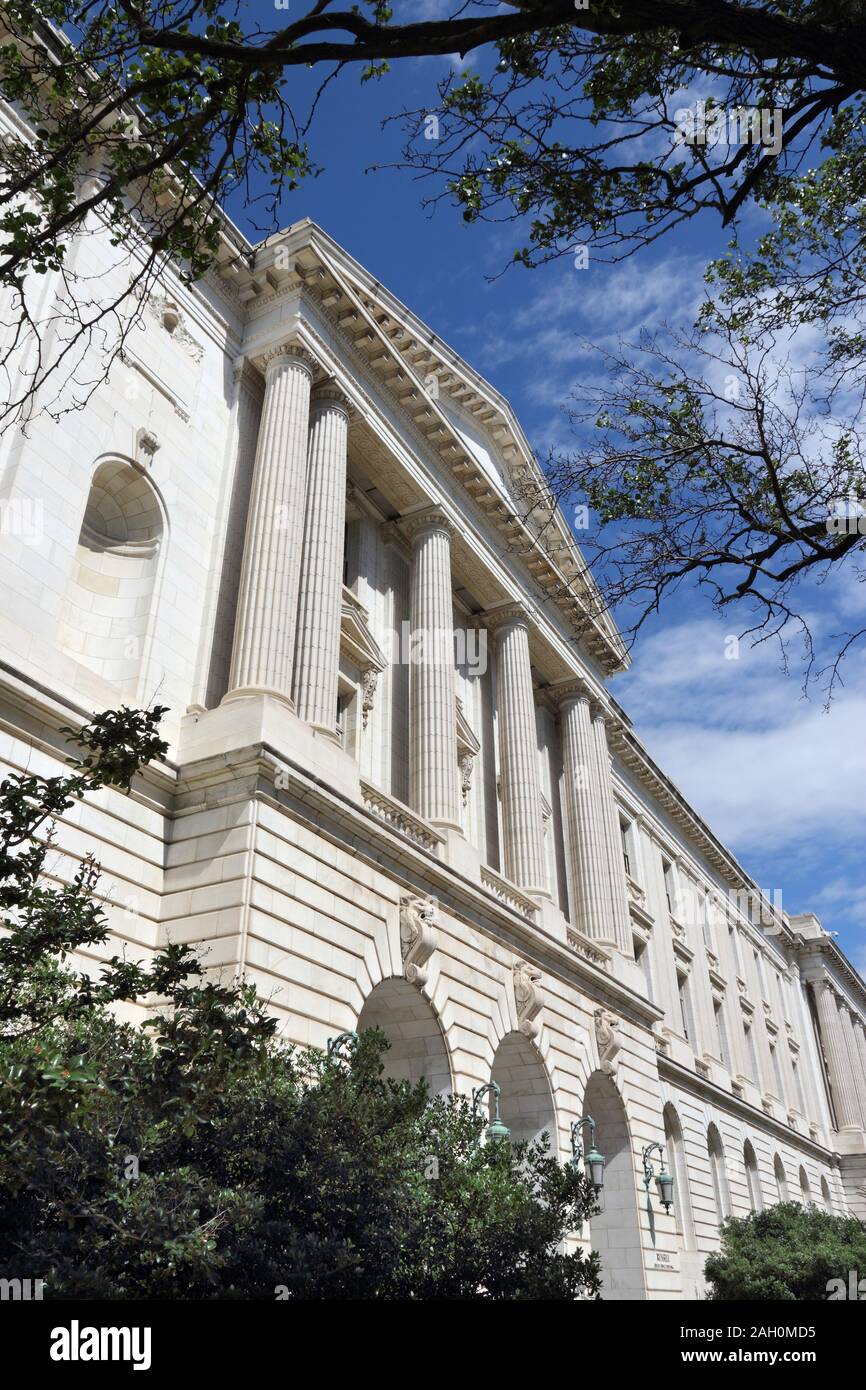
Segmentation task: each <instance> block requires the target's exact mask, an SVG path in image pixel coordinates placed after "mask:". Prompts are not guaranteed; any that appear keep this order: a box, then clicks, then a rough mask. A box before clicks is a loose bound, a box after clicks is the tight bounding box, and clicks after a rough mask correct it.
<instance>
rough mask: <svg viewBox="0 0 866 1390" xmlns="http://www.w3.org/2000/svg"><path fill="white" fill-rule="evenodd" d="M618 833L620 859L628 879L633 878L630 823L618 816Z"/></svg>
mask: <svg viewBox="0 0 866 1390" xmlns="http://www.w3.org/2000/svg"><path fill="white" fill-rule="evenodd" d="M619 833H620V838H621V840H622V857H623V862H624V863H625V871H626V873H627V874H628V876H629V878H633V877H634V864H633V862H632V861H633V859H634V855H633V854H632V853H631V823H630V822H629V821H627V820H623V818H622V816H620V821H619Z"/></svg>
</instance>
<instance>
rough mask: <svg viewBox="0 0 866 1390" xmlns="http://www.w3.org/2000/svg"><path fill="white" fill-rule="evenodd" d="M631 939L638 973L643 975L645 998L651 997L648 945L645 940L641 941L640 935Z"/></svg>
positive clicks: (651, 981)
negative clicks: (638, 969) (638, 968)
mask: <svg viewBox="0 0 866 1390" xmlns="http://www.w3.org/2000/svg"><path fill="white" fill-rule="evenodd" d="M633 941H634V958H635V961H636V962H637V964H638V966H639V967H640V973H641V974H642V975H643V979H644V984H645V985H646V997H647V999H652V997H653V980H652V971H651V970H650V954H649V946H648V945H647V943H646V942H645V941H641V939H640V937H637V936H636V937H634V938H633Z"/></svg>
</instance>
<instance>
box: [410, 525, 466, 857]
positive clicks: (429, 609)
mask: <svg viewBox="0 0 866 1390" xmlns="http://www.w3.org/2000/svg"><path fill="white" fill-rule="evenodd" d="M406 531H407V534H408V535H409V537H410V539H411V541H412V547H413V550H414V563H413V566H412V583H411V597H410V626H411V637H412V660H411V668H410V675H409V682H410V693H409V724H410V738H409V761H410V776H411V786H412V805H413V806H414V808H415V810H416V811H417V812H418V814H419V815H421V816H424V817H425V819H427V820H430V821H433V822H434V823H436V824H439V825H442V826H449V827H453V828H454V829H455V830H459V829H460V803H459V800H458V797H459V792H458V776H457V774H458V768H457V710H456V705H455V700H454V602H453V598H452V590H451V534H452V531H453V526H452V525H451V522H450V521H449V520H448V519H447V517H445V516H443V515H442V513H441V512H435V511H431V512H425V513H423V515H419V516H417V517H413V518H410V520H409V521H408V523H407V525H406Z"/></svg>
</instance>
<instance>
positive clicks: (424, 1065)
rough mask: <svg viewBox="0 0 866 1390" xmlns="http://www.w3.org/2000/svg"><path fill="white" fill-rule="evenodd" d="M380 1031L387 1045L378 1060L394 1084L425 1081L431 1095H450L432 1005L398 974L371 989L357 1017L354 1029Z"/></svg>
mask: <svg viewBox="0 0 866 1390" xmlns="http://www.w3.org/2000/svg"><path fill="white" fill-rule="evenodd" d="M365 1028H381V1030H382V1032H383V1033H384V1034H385V1036H386V1037H387V1039H388V1041H389V1043H390V1044H391V1046H390V1048H389V1049H388V1051H387V1052H386V1053H385V1054H384V1056H383V1058H382V1061H383V1062H384V1065H385V1075H386V1076H387V1077H390V1078H391V1079H392V1080H394V1081H420V1080H421V1079H422V1078H423V1080H425V1081H426V1082H427V1089H428V1090H429V1092H430V1095H431V1096H438V1095H448V1094H450V1092H451V1089H452V1087H451V1067H450V1065H449V1062H448V1049H447V1047H446V1046H445V1037H444V1034H443V1032H442V1028H441V1026H440V1023H439V1020H438V1018H437V1017H436V1014H435V1013H434V1011H433V1008H432V1006H431V1005H430V1004H429V1003H428V1002H427V1000H426V999H425V998H424V995H423V994H422V993H421V991H420V990H419V989H417V988H416V986H415V985H410V984H409V983H408V981H406V980H404V979H402V978H401V977H400V976H399V975H394V976H392V977H391V978H389V979H387V980H382V981H380V983H379V984H378V985H376V986H375V988H374V989H373V990H371V992H370V994H369V995H368V996H367V998H366V1000H365V1001H364V1007H363V1009H362V1010H361V1013H360V1015H359V1017H358V1023H357V1029H358V1032H359V1033H360V1032H362V1031H363V1030H364V1029H365Z"/></svg>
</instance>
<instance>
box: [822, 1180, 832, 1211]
mask: <svg viewBox="0 0 866 1390" xmlns="http://www.w3.org/2000/svg"><path fill="white" fill-rule="evenodd" d="M821 1201H822V1202H823V1203H824V1210H825V1211H828V1212H829V1213H830V1215H831V1216H832V1215H833V1198H832V1197H831V1196H830V1184H829V1183H828V1181H827V1179H826V1178H822V1179H821Z"/></svg>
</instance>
